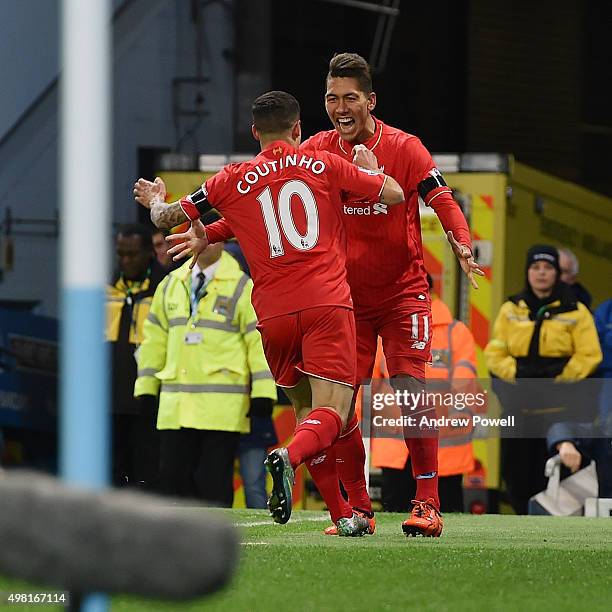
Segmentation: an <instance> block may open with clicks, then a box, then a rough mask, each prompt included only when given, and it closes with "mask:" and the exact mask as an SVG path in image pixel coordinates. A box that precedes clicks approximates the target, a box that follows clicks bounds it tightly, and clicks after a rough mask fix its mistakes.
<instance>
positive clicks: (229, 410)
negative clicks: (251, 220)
mask: <svg viewBox="0 0 612 612" xmlns="http://www.w3.org/2000/svg"><path fill="white" fill-rule="evenodd" d="M252 288H253V281H251V279H250V278H249V277H248V276H247V275H246V274H244V273H243V272H242V270H241V269H240V267H239V265H238V263H237V262H236V260H235V259H234V258H233V257H231V255H228V254H227V253H225V252H223V253H222V255H221V261H220V263H219V267H218V268H217V270H216V272H215V275H214V277H213V278H212V280H211V281H210V282H209V283H208V285H207V286H206V293H205V295H204V296H203V297H202V298H201V300H200V302H199V304H198V309H197V312H195V313H194V314H193V315H191V314H190V295H191V270H190V269H189V263H186V264H184V265H183V266H181V267H180V268H179V269H178V270H175V271H174V272H171V273H170V274H169V275H168V276H167V277H166V279H165V280H164V281H163V282H162V283H161V284H160V286H159V287H158V289H157V291H156V293H155V296H154V298H153V303H152V305H151V311H150V313H149V318H148V319H147V321H146V322H145V325H144V341H143V343H142V345H141V347H140V349H139V351H138V379H137V381H136V385H135V390H134V395H136V396H139V395H156V394H157V393H158V391H160V401H159V413H158V419H157V427H158V429H179V428H180V427H190V428H194V429H212V430H222V431H239V432H242V433H246V432H248V431H249V419H248V418H247V413H248V410H249V403H250V398H252V397H265V398H270V399H272V400H274V401H276V385H275V383H274V380H273V379H272V374H271V373H270V370H269V369H268V364H267V362H266V359H265V356H264V352H263V347H262V343H261V336H260V334H259V332H258V331H257V330H256V329H255V326H256V324H257V319H256V316H255V311H254V310H253V306H252V305H251V291H252Z"/></svg>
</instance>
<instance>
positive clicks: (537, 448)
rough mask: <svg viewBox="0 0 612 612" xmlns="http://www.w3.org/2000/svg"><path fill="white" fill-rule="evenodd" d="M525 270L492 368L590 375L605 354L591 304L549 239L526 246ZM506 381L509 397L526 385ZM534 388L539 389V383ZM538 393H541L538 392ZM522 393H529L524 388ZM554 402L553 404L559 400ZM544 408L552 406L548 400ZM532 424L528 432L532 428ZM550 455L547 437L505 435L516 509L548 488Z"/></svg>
mask: <svg viewBox="0 0 612 612" xmlns="http://www.w3.org/2000/svg"><path fill="white" fill-rule="evenodd" d="M525 275H526V282H525V288H524V289H523V291H521V292H520V293H518V294H517V295H514V296H512V297H510V298H509V299H508V301H506V302H505V303H504V304H502V307H501V309H500V311H499V314H498V316H497V319H496V321H495V324H494V327H493V334H492V337H491V340H490V341H489V343H488V345H487V347H486V349H485V358H486V362H487V367H488V368H489V371H490V372H491V374H492V375H493V377H496V378H498V379H501V380H503V381H505V382H507V383H515V382H516V381H517V379H525V378H527V379H534V378H538V379H542V378H543V379H554V381H557V382H572V381H574V382H575V381H579V380H582V379H584V378H586V377H587V376H589V374H591V373H592V372H593V371H594V370H595V368H596V367H597V364H598V363H599V362H600V361H601V358H602V356H601V349H600V346H599V340H598V337H597V331H596V329H595V324H594V322H593V317H592V316H591V313H590V312H589V310H588V309H587V308H586V306H584V304H582V303H580V302H577V301H576V298H575V294H574V293H573V292H572V291H571V289H570V287H569V286H568V285H566V284H565V283H562V282H561V281H560V267H559V253H558V251H557V249H556V248H555V247H552V246H549V245H535V246H532V247H531V248H530V249H529V251H528V252H527V262H526V266H525ZM504 387H506V389H505V390H506V391H508V393H507V394H506V399H508V398H510V397H513V398H515V399H517V398H519V395H520V393H521V390H520V389H518V390H517V391H514V390H512V389H510V388H509V385H502V386H501V387H500V386H498V387H496V390H497V389H500V390H503V389H504ZM540 387H541V385H540ZM523 388H524V387H523ZM531 388H532V389H536V390H537V389H538V386H537V385H535V386H533V387H530V389H531ZM498 395H501V396H502V397H500V399H501V400H502V403H503V404H504V407H505V408H506V409H508V408H511V409H514V410H515V411H516V408H517V406H516V405H515V406H507V405H506V402H505V401H504V397H503V396H504V395H505V394H504V393H503V392H502V393H501V394H498ZM533 395H534V394H533V393H532V394H530V399H534V398H533ZM558 395H559V394H557V393H554V396H558ZM538 396H540V397H541V395H540V394H539V393H538ZM521 397H522V398H526V397H527V395H526V394H525V393H523V395H522V396H521ZM538 399H539V398H538ZM521 401H524V400H521ZM593 401H595V399H594V400H593ZM513 403H516V402H513ZM529 403H530V404H531V402H529ZM535 403H536V404H537V401H536V402H535ZM551 404H552V405H553V406H554V401H553V402H551ZM524 408H525V410H524V412H526V413H527V415H526V417H525V419H526V420H525V421H523V424H524V425H525V423H526V422H527V423H528V422H529V421H528V419H529V418H530V417H531V418H533V414H534V413H537V406H535V407H534V406H533V405H529V406H526V405H524ZM542 408H543V409H546V410H550V407H549V406H542ZM527 429H528V427H527V428H526V429H525V430H524V432H525V433H526V434H529V431H527ZM546 458H547V449H546V441H545V440H544V439H543V438H540V437H533V438H520V439H507V438H506V439H502V476H503V478H504V480H505V482H506V488H507V492H508V497H509V499H510V503H511V504H512V506H513V508H514V510H515V511H516V513H517V514H526V513H527V505H528V502H529V498H530V497H531V496H532V495H534V494H535V493H538V492H539V491H541V490H542V489H543V488H545V486H546V480H545V478H544V463H545V461H546Z"/></svg>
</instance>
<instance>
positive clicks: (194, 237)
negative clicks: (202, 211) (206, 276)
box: [166, 219, 208, 269]
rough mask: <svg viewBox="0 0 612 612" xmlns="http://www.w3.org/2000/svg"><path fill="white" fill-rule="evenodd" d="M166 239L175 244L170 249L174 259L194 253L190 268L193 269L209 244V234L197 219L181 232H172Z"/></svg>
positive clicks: (169, 252) (169, 253) (169, 251)
mask: <svg viewBox="0 0 612 612" xmlns="http://www.w3.org/2000/svg"><path fill="white" fill-rule="evenodd" d="M166 240H167V241H168V242H171V243H172V244H173V246H172V247H171V248H169V249H168V255H172V260H173V261H178V260H179V259H184V258H185V257H188V256H189V255H193V258H192V260H191V263H190V264H189V268H190V269H193V266H195V264H196V261H197V260H198V256H199V255H200V254H201V253H203V252H204V250H205V249H206V247H207V246H208V236H207V235H206V228H205V227H204V224H203V223H202V222H201V221H200V220H199V219H196V220H195V221H192V222H191V227H190V228H189V229H188V230H187V231H186V232H182V233H181V234H170V235H169V236H166Z"/></svg>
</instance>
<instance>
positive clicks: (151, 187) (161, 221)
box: [134, 176, 188, 229]
mask: <svg viewBox="0 0 612 612" xmlns="http://www.w3.org/2000/svg"><path fill="white" fill-rule="evenodd" d="M165 197H166V185H165V184H164V181H162V179H160V178H159V176H158V177H157V178H156V179H155V180H154V181H147V180H146V179H143V178H140V179H138V180H137V181H136V182H135V183H134V199H135V200H136V201H137V202H138V203H139V204H140V205H141V206H144V207H145V208H148V209H149V210H150V212H151V221H152V222H153V225H155V227H159V228H164V229H166V228H171V227H174V226H176V225H179V224H181V223H184V222H185V221H187V219H188V217H187V215H186V214H185V213H184V212H183V209H182V207H181V204H180V202H174V203H173V204H166V202H165V201H164V198H165Z"/></svg>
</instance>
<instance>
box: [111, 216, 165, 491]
mask: <svg viewBox="0 0 612 612" xmlns="http://www.w3.org/2000/svg"><path fill="white" fill-rule="evenodd" d="M115 251H116V256H117V273H116V276H115V278H114V279H113V281H112V282H111V283H109V284H108V285H107V287H106V340H107V342H109V343H110V348H111V357H112V359H111V367H112V387H111V398H112V404H111V406H112V419H113V427H112V450H113V455H112V456H113V484H114V485H115V486H125V485H128V486H131V487H138V488H139V489H149V490H152V489H155V488H156V481H157V471H158V463H159V455H158V446H159V443H158V433H157V430H156V427H155V422H156V419H157V404H156V398H155V397H151V396H147V397H142V398H139V399H135V398H134V382H135V381H136V359H135V357H134V353H135V351H136V348H137V347H138V345H139V344H140V343H141V342H142V329H143V325H144V322H145V320H146V318H147V316H148V314H149V308H150V306H151V300H152V299H153V294H154V293H155V289H156V288H157V286H158V284H159V283H160V282H161V280H162V279H163V278H164V276H165V275H166V272H167V270H165V269H164V268H163V267H162V266H160V264H159V263H158V262H157V260H156V259H155V253H154V251H153V243H152V240H151V230H150V229H149V228H148V227H146V226H144V225H139V224H130V225H124V226H122V227H121V228H120V229H119V231H118V232H117V236H116V239H115Z"/></svg>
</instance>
